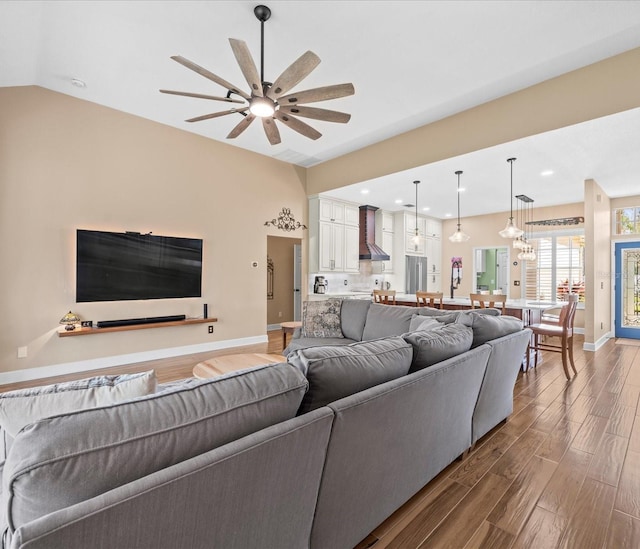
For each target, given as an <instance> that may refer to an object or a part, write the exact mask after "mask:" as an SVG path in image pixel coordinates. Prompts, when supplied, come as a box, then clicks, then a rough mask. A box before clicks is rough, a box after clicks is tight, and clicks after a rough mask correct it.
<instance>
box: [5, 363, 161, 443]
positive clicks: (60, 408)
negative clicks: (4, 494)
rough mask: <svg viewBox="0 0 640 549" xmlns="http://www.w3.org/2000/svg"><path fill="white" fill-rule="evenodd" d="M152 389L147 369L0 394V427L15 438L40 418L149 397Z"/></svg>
mask: <svg viewBox="0 0 640 549" xmlns="http://www.w3.org/2000/svg"><path fill="white" fill-rule="evenodd" d="M155 390H156V374H155V372H154V371H153V370H150V371H148V372H141V373H137V374H124V375H119V376H116V375H108V376H97V377H92V378H88V379H81V380H78V381H69V382H65V383H56V384H54V385H46V386H43V387H34V388H32V389H21V390H18V391H9V392H7V393H0V427H1V428H2V429H4V430H5V431H6V432H7V433H8V434H9V435H10V436H11V437H13V438H15V436H16V435H17V434H18V431H20V429H22V427H24V426H25V425H28V424H29V423H33V422H35V421H38V420H39V419H42V418H45V417H49V416H53V415H58V414H64V413H67V412H72V411H75V410H83V409H85V408H96V407H98V406H106V405H108V404H112V403H114V402H121V401H123V400H128V399H131V398H136V397H140V396H145V395H149V394H151V393H154V392H155Z"/></svg>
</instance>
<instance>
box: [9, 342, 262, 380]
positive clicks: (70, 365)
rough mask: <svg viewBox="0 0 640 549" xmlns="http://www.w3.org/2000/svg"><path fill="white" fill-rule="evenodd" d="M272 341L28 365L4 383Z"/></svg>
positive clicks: (212, 345)
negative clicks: (49, 364) (32, 366)
mask: <svg viewBox="0 0 640 549" xmlns="http://www.w3.org/2000/svg"><path fill="white" fill-rule="evenodd" d="M268 341H269V338H268V337H267V336H266V335H261V336H251V337H243V338H239V339H227V340H224V341H213V342H211V343H199V344H197V345H185V346H183V347H172V348H168V349H156V350H153V351H144V352H141V353H130V354H126V355H115V356H108V357H103V358H93V359H89V360H80V361H77V362H65V363H62V364H52V365H51V366H40V367H38V368H28V369H26V370H14V371H12V372H0V385H5V384H8V383H19V382H21V381H31V380H33V379H42V378H45V377H53V376H60V375H66V374H75V373H78V372H85V371H90V370H99V369H101V368H111V367H113V366H121V365H122V364H135V363H137V362H146V361H147V360H158V359H162V358H172V357H176V356H183V355H191V354H194V353H204V352H207V351H219V350H221V349H231V348H233V347H243V346H245V345H257V344H259V343H268Z"/></svg>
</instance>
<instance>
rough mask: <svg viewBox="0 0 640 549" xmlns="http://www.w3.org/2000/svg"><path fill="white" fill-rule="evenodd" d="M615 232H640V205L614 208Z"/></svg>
mask: <svg viewBox="0 0 640 549" xmlns="http://www.w3.org/2000/svg"><path fill="white" fill-rule="evenodd" d="M613 219H614V220H615V227H614V232H615V234H637V233H640V207H635V208H633V207H632V208H618V209H615V210H613Z"/></svg>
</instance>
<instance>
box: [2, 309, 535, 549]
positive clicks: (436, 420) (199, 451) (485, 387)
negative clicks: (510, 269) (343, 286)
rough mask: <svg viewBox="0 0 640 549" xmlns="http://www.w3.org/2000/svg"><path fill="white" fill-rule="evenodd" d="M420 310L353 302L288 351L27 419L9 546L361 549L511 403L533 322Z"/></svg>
mask: <svg viewBox="0 0 640 549" xmlns="http://www.w3.org/2000/svg"><path fill="white" fill-rule="evenodd" d="M379 307H384V309H380V308H379ZM407 310H412V311H411V313H409V311H407ZM416 313H417V311H416V309H415V308H412V307H401V306H376V304H370V303H368V302H362V301H357V300H353V301H350V300H345V301H344V302H343V303H340V304H339V307H338V311H337V315H338V316H337V318H333V320H332V322H333V323H334V326H333V328H331V329H329V330H327V333H326V334H322V333H320V337H315V338H313V337H306V338H302V337H300V335H301V334H298V336H297V337H295V339H294V342H293V343H292V345H290V346H289V348H288V349H287V353H288V361H289V362H288V363H286V364H277V365H270V366H262V367H257V368H252V369H248V370H245V371H241V372H236V373H233V374H228V375H226V376H222V377H219V378H215V379H212V380H206V381H196V380H185V381H184V382H181V383H177V384H172V385H171V386H169V387H164V388H162V387H161V388H160V390H159V391H157V392H155V393H152V394H150V395H146V396H141V397H138V398H134V399H129V400H125V401H121V402H117V403H114V404H110V405H106V406H100V407H97V408H92V409H85V410H78V411H69V412H66V413H63V414H59V415H57V416H52V417H48V418H45V419H41V420H39V421H36V422H35V423H31V424H29V425H27V426H25V427H23V428H22V429H21V430H20V431H19V432H17V434H16V436H15V438H13V440H12V441H11V445H10V449H9V451H8V453H7V457H6V461H5V462H4V471H3V472H2V504H3V508H2V515H3V521H4V537H3V542H4V547H5V548H12V549H19V548H25V549H26V548H29V549H41V548H42V549H44V548H47V549H56V548H64V549H74V548H78V549H79V548H86V547H91V548H95V549H100V548H107V547H109V548H112V547H123V548H124V547H126V548H136V549H138V548H140V549H143V548H149V549H151V548H153V549H157V548H165V547H166V548H174V547H181V548H185V549H189V548H192V549H199V548H202V549H204V548H214V547H215V548H218V547H220V548H225V549H250V548H253V547H256V548H258V547H259V548H261V549H262V548H265V547H268V548H279V549H289V548H290V549H302V548H309V547H310V548H312V549H342V548H344V549H351V548H352V547H354V546H355V545H356V544H357V543H359V542H360V541H361V540H362V539H363V538H364V537H365V536H366V535H367V534H368V533H370V532H371V531H372V530H373V529H374V528H375V527H376V526H377V525H378V524H380V523H381V522H382V521H383V520H385V519H386V518H387V517H388V516H389V515H390V514H391V513H393V512H394V511H395V510H396V509H397V508H398V507H400V506H401V505H402V504H403V503H405V502H406V501H407V500H408V499H409V498H410V497H411V496H413V495H414V494H415V493H416V492H417V491H418V490H420V489H421V488H422V487H423V486H424V485H425V484H426V483H428V482H429V481H430V480H431V479H432V478H433V477H435V476H436V475H437V474H438V473H439V472H440V471H442V469H444V468H445V467H446V466H447V465H448V464H449V463H451V462H452V461H453V460H455V459H456V458H457V457H458V456H460V455H461V454H463V453H464V452H465V451H466V450H468V449H469V448H471V447H472V446H473V444H474V443H475V441H477V439H478V438H479V437H481V436H483V435H484V434H485V433H487V432H488V431H489V430H490V429H492V428H493V427H494V426H495V425H496V424H498V423H499V422H500V421H502V420H503V419H505V418H506V417H507V416H508V415H509V414H510V413H511V411H512V402H513V400H512V394H513V386H514V383H515V379H516V376H517V373H518V370H519V367H520V364H521V360H522V356H523V354H524V352H525V349H526V346H527V342H528V340H529V330H527V329H522V325H521V324H520V325H518V324H517V322H515V320H517V319H511V318H510V317H491V316H487V315H484V316H483V315H477V314H473V315H472V314H469V315H462V314H455V315H442V314H437V315H433V316H435V317H436V319H435V320H434V319H430V320H428V321H424V322H420V321H422V320H423V319H421V318H419V316H417V315H416ZM439 313H442V311H439ZM330 314H335V310H334V312H332V313H330ZM429 314H431V313H430V312H425V311H421V315H420V316H425V315H429ZM316 320H317V322H315V323H306V325H305V327H306V328H310V326H312V325H313V327H314V329H316V328H318V327H319V326H321V325H322V324H323V321H322V319H321V318H318V319H316ZM336 322H338V325H339V326H344V331H343V332H342V334H341V335H342V337H335V338H334V337H330V339H336V340H340V341H337V342H333V343H334V344H333V345H328V346H327V345H315V344H320V343H326V341H325V342H320V341H319V340H321V339H323V337H322V336H323V335H328V336H332V335H335V334H337V332H336V331H335V330H336V328H335V323H336ZM518 322H519V321H518ZM329 324H331V322H329ZM419 324H423V326H418V325H419ZM404 328H407V329H404ZM409 328H413V329H409ZM318 329H319V328H318ZM342 329H343V328H340V330H342ZM331 330H333V332H332V331H331ZM399 330H402V331H401V332H399V333H396V332H398V331H399ZM502 332H509V333H506V335H502ZM365 334H366V339H363V336H364V335H365ZM306 335H307V336H308V335H309V334H308V333H307V334H306ZM496 335H497V337H493V336H496ZM345 336H347V337H345ZM349 336H351V337H349ZM353 336H355V337H353ZM358 338H359V339H358ZM303 339H308V340H309V341H308V342H307V343H308V344H304V343H303ZM347 339H348V340H352V341H346V340H347ZM464 346H467V350H464V351H461V350H460V349H461V348H463V347H464ZM447 355H449V356H447ZM445 357H446V358H445Z"/></svg>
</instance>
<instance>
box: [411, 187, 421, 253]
mask: <svg viewBox="0 0 640 549" xmlns="http://www.w3.org/2000/svg"><path fill="white" fill-rule="evenodd" d="M413 184H414V185H415V186H416V229H415V233H414V235H413V238H412V239H411V240H412V241H413V244H414V245H415V247H416V251H417V250H418V246H419V245H420V233H419V231H418V185H420V181H414V182H413Z"/></svg>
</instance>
